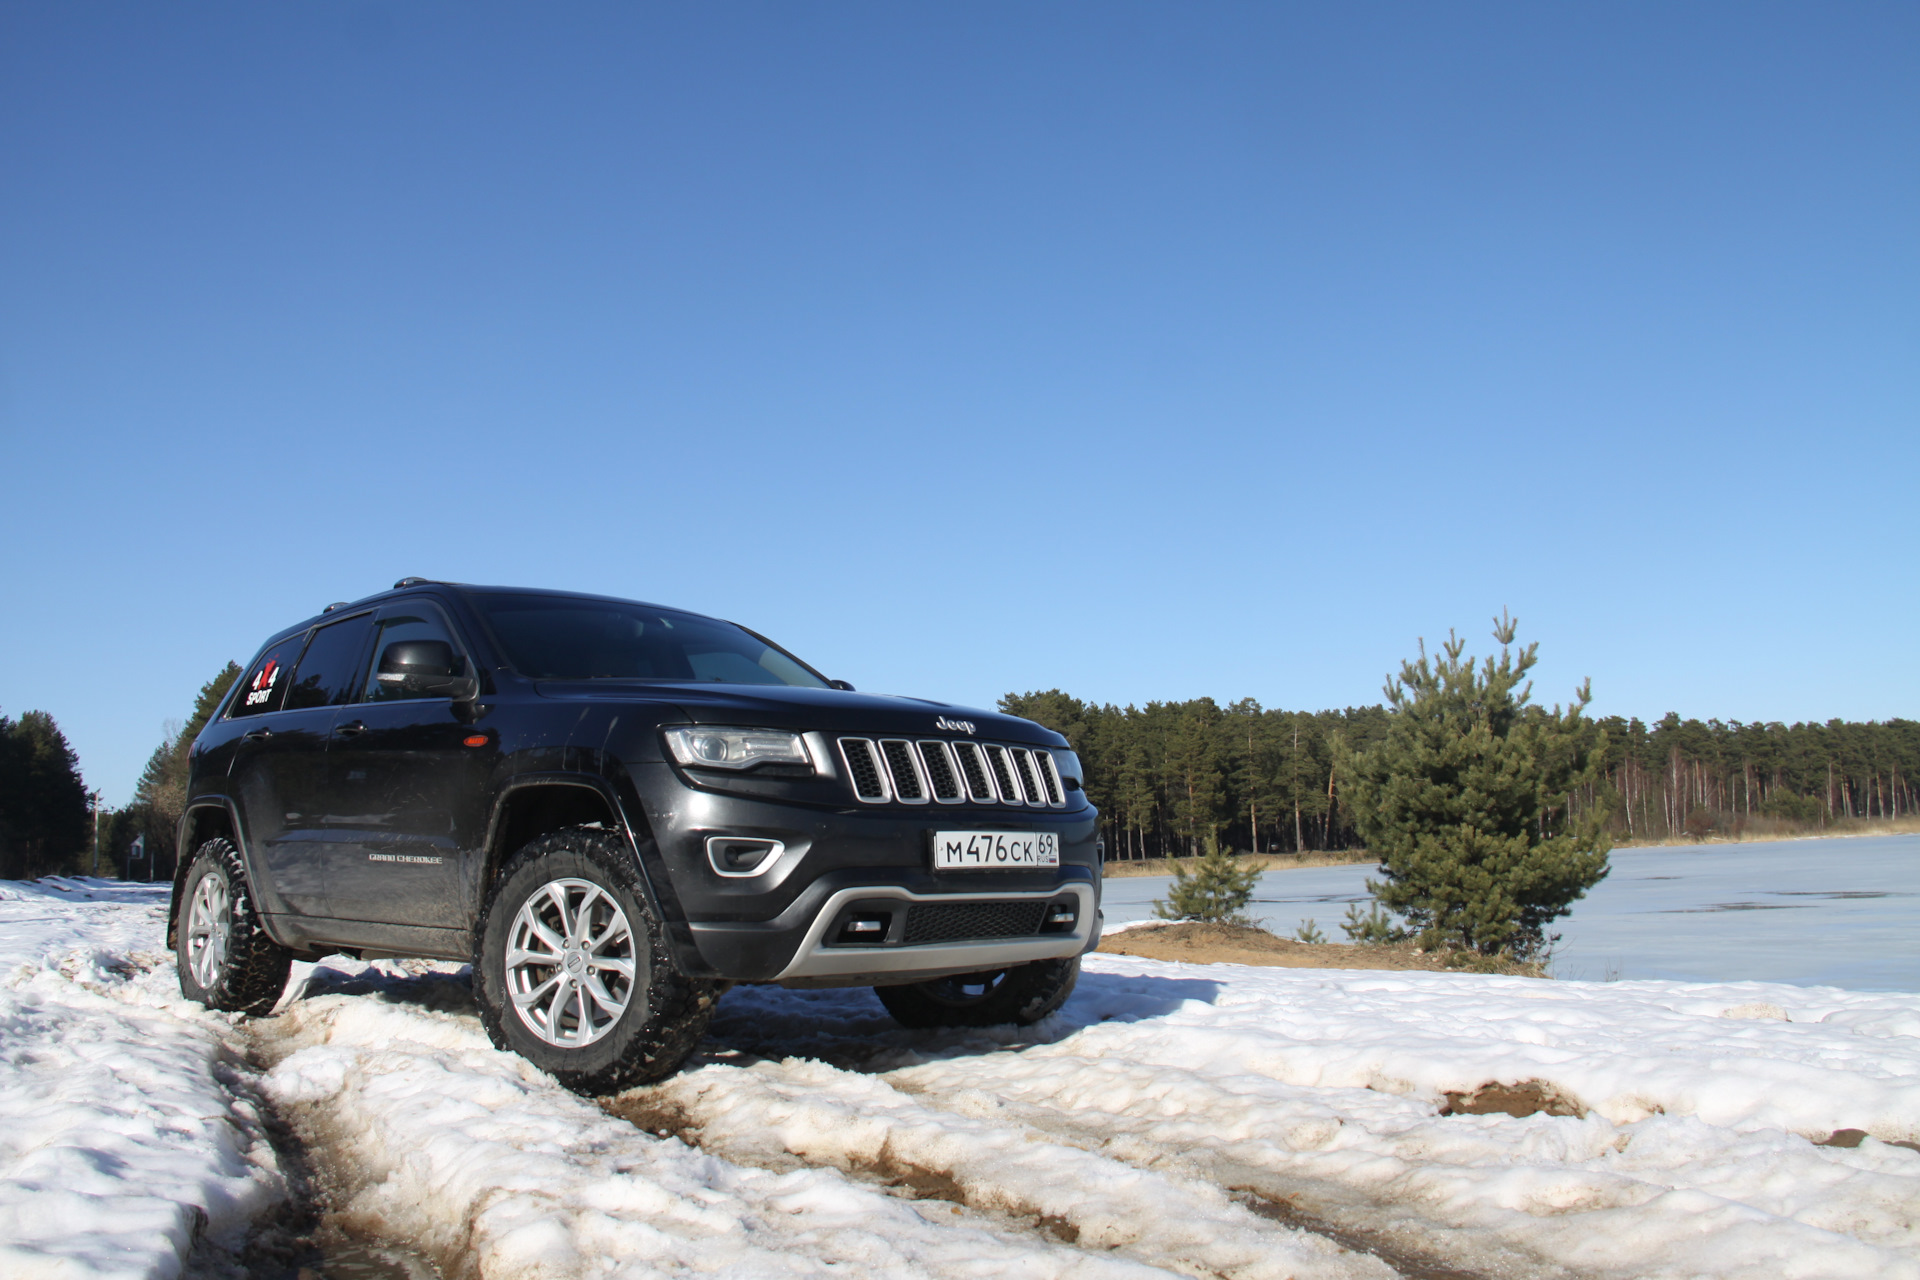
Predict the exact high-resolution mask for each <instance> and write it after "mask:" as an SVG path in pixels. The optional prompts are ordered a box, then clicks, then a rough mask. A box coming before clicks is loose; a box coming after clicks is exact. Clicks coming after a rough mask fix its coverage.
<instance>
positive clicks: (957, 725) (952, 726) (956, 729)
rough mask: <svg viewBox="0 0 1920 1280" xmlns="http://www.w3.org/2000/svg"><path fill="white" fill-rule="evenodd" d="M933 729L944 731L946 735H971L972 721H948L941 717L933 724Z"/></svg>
mask: <svg viewBox="0 0 1920 1280" xmlns="http://www.w3.org/2000/svg"><path fill="white" fill-rule="evenodd" d="M933 727H934V728H936V729H945V730H946V731H947V732H948V733H972V732H973V721H971V720H949V719H947V718H946V717H945V716H941V717H940V718H939V719H938V720H935V721H934V722H933Z"/></svg>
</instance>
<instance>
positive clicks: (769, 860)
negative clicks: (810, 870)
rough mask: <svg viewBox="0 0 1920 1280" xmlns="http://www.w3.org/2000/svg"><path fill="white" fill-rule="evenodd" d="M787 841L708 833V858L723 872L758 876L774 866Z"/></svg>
mask: <svg viewBox="0 0 1920 1280" xmlns="http://www.w3.org/2000/svg"><path fill="white" fill-rule="evenodd" d="M786 847H787V846H786V845H784V844H782V843H780V842H779V841H778V840H760V839H756V838H754V837H751V836H708V837H707V861H708V862H711V863H712V864H713V869H714V870H715V871H717V872H719V873H720V874H721V875H723V876H757V875H759V874H760V873H761V872H762V871H765V870H766V869H767V868H769V867H771V866H772V865H773V864H774V863H775V862H776V861H778V860H779V857H780V855H781V853H782V852H784V851H785V850H786Z"/></svg>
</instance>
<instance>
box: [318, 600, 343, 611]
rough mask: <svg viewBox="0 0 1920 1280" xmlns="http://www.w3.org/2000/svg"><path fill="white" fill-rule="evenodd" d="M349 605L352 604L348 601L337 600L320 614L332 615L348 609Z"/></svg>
mask: <svg viewBox="0 0 1920 1280" xmlns="http://www.w3.org/2000/svg"><path fill="white" fill-rule="evenodd" d="M349 603H350V602H349V601H346V600H335V601H334V602H333V603H332V604H330V605H328V606H327V607H326V608H324V609H322V610H321V611H320V612H322V613H332V612H333V611H334V610H335V609H344V608H346V607H347V605H348V604H349Z"/></svg>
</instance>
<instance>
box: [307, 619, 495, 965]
mask: <svg viewBox="0 0 1920 1280" xmlns="http://www.w3.org/2000/svg"><path fill="white" fill-rule="evenodd" d="M372 652H373V655H374V661H373V663H372V665H371V668H370V669H369V670H368V671H367V673H366V675H365V676H364V677H363V679H362V680H361V683H360V688H359V690H358V692H357V694H356V697H355V701H354V703H353V705H351V706H350V707H348V708H347V709H346V710H345V711H344V712H343V713H342V714H341V716H340V719H339V720H338V722H336V724H335V725H334V732H333V749H332V757H331V759H330V760H329V761H328V775H329V793H328V806H329V810H330V812H331V817H330V818H329V825H330V826H331V827H332V828H333V829H334V831H335V833H336V836H337V839H338V841H339V843H338V844H336V845H335V846H334V847H333V849H332V851H331V855H330V856H331V858H332V868H333V870H332V885H331V889H332V893H333V895H334V908H333V909H334V910H335V911H336V912H337V913H338V914H339V915H340V916H341V917H342V918H344V919H349V920H361V921H369V922H375V923H381V924H393V925H413V926H425V927H429V928H447V929H452V928H464V927H465V926H467V925H468V924H469V923H470V918H469V917H470V915H471V904H469V903H467V902H466V901H465V900H464V897H463V893H464V890H463V886H464V885H465V884H467V883H469V879H468V878H467V877H465V876H464V875H463V874H462V873H463V871H464V870H465V862H466V860H467V859H468V858H471V857H476V856H478V855H479V852H480V849H481V846H482V843H483V841H484V839H485V822H486V814H485V790H486V785H487V778H488V774H489V771H490V769H491V768H492V763H493V760H494V751H493V737H492V735H491V734H489V733H488V732H487V731H486V730H484V729H482V728H478V727H476V726H475V725H474V724H472V723H470V721H469V720H468V719H463V718H462V717H461V714H460V712H461V711H463V710H465V707H466V705H470V704H463V705H462V706H461V707H458V708H457V707H456V705H455V703H454V701H453V699H452V698H450V697H448V696H447V695H446V694H445V693H444V692H441V691H439V690H440V689H441V687H442V680H441V679H440V678H444V679H464V678H467V677H470V676H472V675H473V674H474V671H475V666H474V663H473V661H472V660H471V658H470V657H469V656H468V654H469V650H468V649H467V647H466V646H465V645H464V644H463V643H462V642H461V640H460V638H459V637H458V636H457V635H456V633H455V631H454V629H453V627H452V626H451V625H450V624H449V622H448V620H447V618H446V616H445V615H444V614H443V613H442V612H441V611H440V610H439V609H438V608H437V607H435V606H434V605H432V604H431V603H429V602H427V601H424V600H418V599H416V600H410V601H407V602H405V603H403V604H396V605H389V606H387V607H386V608H385V609H383V610H382V611H381V612H380V615H379V617H378V618H377V620H376V622H375V641H374V645H373V649H372Z"/></svg>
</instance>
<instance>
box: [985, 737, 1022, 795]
mask: <svg viewBox="0 0 1920 1280" xmlns="http://www.w3.org/2000/svg"><path fill="white" fill-rule="evenodd" d="M983 749H984V750H985V751H986V753H987V768H988V769H989V770H990V771H991V772H992V774H993V786H994V790H996V791H998V792H999V793H1000V803H1002V804H1025V803H1026V798H1025V797H1024V796H1022V795H1021V794H1020V783H1019V782H1018V781H1017V780H1015V778H1014V776H1013V761H1012V760H1011V759H1009V758H1008V756H1007V749H1006V748H1005V747H1003V746H1001V745H1000V744H999V743H997V742H989V743H987V744H986V745H985V747H984V748H983Z"/></svg>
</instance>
